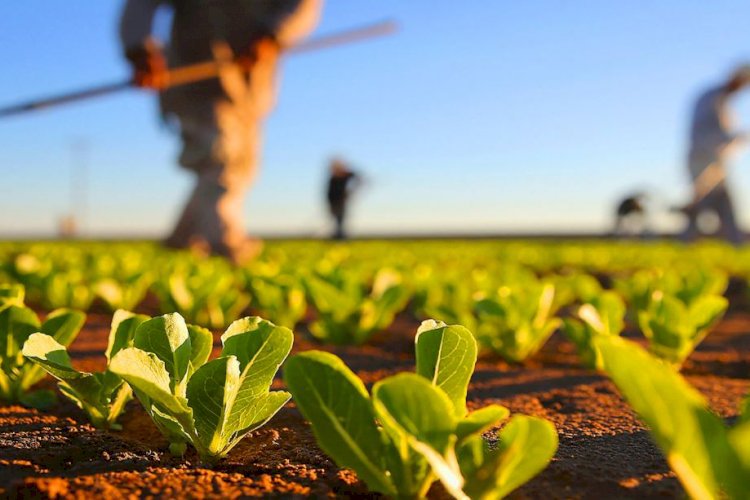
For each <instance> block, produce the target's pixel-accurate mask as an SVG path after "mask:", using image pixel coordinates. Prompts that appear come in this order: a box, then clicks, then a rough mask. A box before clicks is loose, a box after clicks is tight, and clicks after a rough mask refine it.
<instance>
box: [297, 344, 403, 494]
mask: <svg viewBox="0 0 750 500" xmlns="http://www.w3.org/2000/svg"><path fill="white" fill-rule="evenodd" d="M284 382H286V385H287V387H289V391H290V392H291V393H292V395H293V396H294V401H295V403H296V404H297V406H298V407H299V409H300V411H301V412H302V414H303V415H304V416H305V418H306V419H307V420H309V421H310V423H311V424H312V428H313V432H314V433H315V438H316V440H317V442H318V444H319V445H320V447H321V448H322V449H323V451H324V452H325V453H326V454H328V456H330V457H331V458H332V459H333V460H334V461H335V462H336V464H338V465H339V467H348V468H350V469H354V471H355V472H356V473H357V476H359V478H360V479H361V480H362V481H364V482H365V483H366V484H367V486H368V488H369V489H370V490H373V491H378V492H380V493H383V494H386V495H390V496H395V495H396V490H395V488H394V486H393V483H392V482H391V480H390V478H389V477H388V475H387V474H386V471H385V470H384V469H385V467H384V464H383V459H382V457H383V456H384V454H385V450H384V448H385V443H384V438H383V436H382V434H381V431H380V429H379V428H378V426H377V425H376V423H375V415H374V412H373V409H372V405H371V402H370V398H369V396H368V394H367V390H366V389H365V386H364V384H363V383H362V381H361V380H360V379H359V378H358V377H357V376H356V375H355V374H354V373H352V371H351V370H349V368H347V366H346V365H345V364H344V362H343V361H341V360H340V359H339V358H338V357H336V356H334V355H333V354H329V353H325V352H321V351H307V352H303V353H302V354H298V355H296V356H293V357H292V358H290V359H289V361H287V363H286V365H285V366H284Z"/></svg>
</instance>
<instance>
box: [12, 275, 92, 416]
mask: <svg viewBox="0 0 750 500" xmlns="http://www.w3.org/2000/svg"><path fill="white" fill-rule="evenodd" d="M5 291H6V292H7V294H6V297H5V298H4V299H2V300H0V367H1V368H2V370H0V399H2V400H3V401H5V402H8V403H19V402H20V403H22V404H24V405H26V406H31V407H35V408H43V407H47V406H50V405H51V404H52V403H53V402H54V400H55V394H54V392H52V391H47V390H38V391H34V392H28V391H29V389H30V388H31V387H32V386H33V385H34V384H36V383H37V382H39V381H40V380H41V379H42V378H43V377H44V375H45V373H44V370H42V369H41V368H40V367H39V366H37V365H35V364H34V363H32V362H30V361H28V360H27V359H25V358H24V357H23V354H22V347H23V344H24V342H26V340H27V339H28V338H29V336H31V335H32V334H33V333H35V332H41V333H44V334H47V335H49V336H50V337H52V338H53V339H54V340H55V342H57V343H58V344H60V345H63V346H68V345H70V343H71V342H73V340H74V339H75V338H76V336H77V335H78V332H79V331H80V330H81V327H82V326H83V323H84V321H85V320H86V315H85V314H83V313H82V312H79V311H71V310H68V309H58V310H56V311H53V312H51V313H50V314H49V315H48V316H47V318H46V320H45V321H44V322H40V321H39V318H37V315H36V313H35V312H34V311H32V310H31V309H29V308H28V307H26V306H24V305H23V293H22V291H19V289H18V288H16V289H15V290H10V289H8V288H6V289H5Z"/></svg>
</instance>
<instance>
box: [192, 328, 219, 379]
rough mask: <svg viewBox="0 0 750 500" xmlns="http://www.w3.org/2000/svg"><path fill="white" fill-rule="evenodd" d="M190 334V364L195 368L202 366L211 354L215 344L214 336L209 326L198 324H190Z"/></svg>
mask: <svg viewBox="0 0 750 500" xmlns="http://www.w3.org/2000/svg"><path fill="white" fill-rule="evenodd" d="M187 329H188V335H189V336H190V364H191V365H192V366H193V369H197V368H198V367H199V366H202V365H203V364H204V363H205V362H206V361H208V357H209V356H210V355H211V350H212V349H213V346H214V336H213V334H212V333H211V331H210V330H209V329H207V328H203V327H201V326H196V325H188V326H187Z"/></svg>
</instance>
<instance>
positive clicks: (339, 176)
mask: <svg viewBox="0 0 750 500" xmlns="http://www.w3.org/2000/svg"><path fill="white" fill-rule="evenodd" d="M361 181H362V180H361V177H360V176H359V175H358V174H357V173H356V172H354V171H352V170H351V169H350V168H349V166H348V165H347V164H346V163H344V161H343V160H341V159H340V158H334V159H332V160H331V165H330V177H329V179H328V190H327V192H326V197H327V199H328V209H329V211H330V213H331V216H332V217H333V222H334V226H335V228H334V231H333V235H332V239H334V240H344V239H346V231H345V227H346V226H345V222H346V211H347V210H346V208H347V203H348V201H349V196H350V195H351V194H352V192H353V191H354V190H355V189H357V188H358V187H359V185H360V183H361Z"/></svg>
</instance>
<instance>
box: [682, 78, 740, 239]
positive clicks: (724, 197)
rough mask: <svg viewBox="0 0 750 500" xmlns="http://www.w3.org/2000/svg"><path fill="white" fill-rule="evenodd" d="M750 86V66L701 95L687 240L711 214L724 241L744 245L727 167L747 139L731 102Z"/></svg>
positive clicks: (693, 128)
mask: <svg viewBox="0 0 750 500" xmlns="http://www.w3.org/2000/svg"><path fill="white" fill-rule="evenodd" d="M748 83H750V66H741V67H740V68H738V69H737V70H735V72H734V73H733V74H732V75H731V76H730V78H729V79H728V80H727V81H726V82H724V83H722V84H721V85H718V86H716V87H711V88H710V89H708V90H706V91H705V92H704V93H703V94H701V96H700V97H699V98H698V101H697V102H696V104H695V109H694V111H693V117H692V124H691V128H690V150H689V153H688V170H689V172H690V177H691V179H692V184H693V202H692V203H691V204H690V205H688V206H687V207H685V208H684V209H683V211H684V212H685V213H686V214H687V216H688V225H687V228H686V229H685V232H684V233H683V237H684V238H685V239H687V240H692V239H694V238H695V237H696V235H697V234H698V216H699V215H700V214H701V213H703V212H704V211H708V210H710V211H713V212H714V213H715V214H716V215H717V216H718V219H719V223H720V227H719V231H720V232H721V233H722V235H723V237H724V238H726V239H727V240H729V241H731V242H732V243H734V244H739V243H741V242H742V239H743V236H742V232H741V231H740V229H739V227H738V226H737V221H736V219H735V216H734V208H733V206H732V200H731V198H730V196H729V191H728V189H727V183H726V170H725V168H726V167H725V163H726V161H727V159H728V158H729V156H730V154H731V153H732V152H733V151H734V150H736V149H737V148H738V147H739V146H740V145H741V144H742V143H744V142H745V141H746V139H747V136H746V134H741V133H737V132H736V131H735V130H734V117H733V116H732V113H731V109H730V107H729V99H730V98H731V97H733V96H734V95H735V94H736V93H737V92H738V91H739V90H741V89H743V88H744V87H745V86H746V85H747V84H748Z"/></svg>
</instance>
